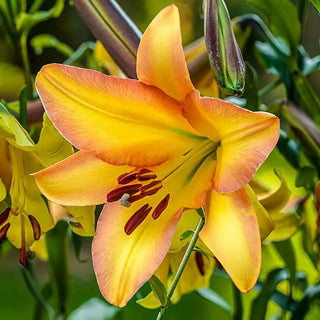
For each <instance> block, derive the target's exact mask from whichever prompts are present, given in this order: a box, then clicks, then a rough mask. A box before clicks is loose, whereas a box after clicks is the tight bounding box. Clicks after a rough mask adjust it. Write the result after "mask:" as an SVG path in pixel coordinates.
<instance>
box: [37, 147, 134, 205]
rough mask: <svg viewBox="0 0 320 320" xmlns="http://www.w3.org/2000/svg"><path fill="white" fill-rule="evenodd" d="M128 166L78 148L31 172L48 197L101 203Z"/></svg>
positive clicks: (67, 201)
mask: <svg viewBox="0 0 320 320" xmlns="http://www.w3.org/2000/svg"><path fill="white" fill-rule="evenodd" d="M130 170H131V168H130V167H127V166H114V165H111V164H108V163H106V162H104V161H103V160H101V159H99V158H97V157H96V156H95V154H94V153H93V152H85V151H79V152H77V153H75V154H73V155H72V156H70V157H69V158H67V159H65V160H63V161H61V162H58V163H57V164H55V165H53V166H51V167H49V168H47V169H44V170H42V171H39V172H37V173H36V174H34V176H35V179H36V182H37V184H38V187H39V188H40V190H41V191H42V193H43V194H45V195H46V197H47V198H48V199H49V200H51V201H53V202H56V203H59V204H63V205H68V206H76V205H77V206H86V205H94V204H100V203H105V202H106V201H107V193H108V191H110V189H111V188H113V187H114V186H115V185H116V179H117V177H118V176H119V175H120V174H121V173H123V172H125V171H130Z"/></svg>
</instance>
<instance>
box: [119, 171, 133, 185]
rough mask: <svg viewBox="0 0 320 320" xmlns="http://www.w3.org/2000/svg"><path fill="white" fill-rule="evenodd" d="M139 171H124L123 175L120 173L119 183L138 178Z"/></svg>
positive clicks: (126, 182)
mask: <svg viewBox="0 0 320 320" xmlns="http://www.w3.org/2000/svg"><path fill="white" fill-rule="evenodd" d="M137 175H138V173H137V172H127V173H123V174H122V175H120V176H119V177H118V179H117V180H118V183H119V184H128V183H130V182H132V181H134V180H136V179H137Z"/></svg>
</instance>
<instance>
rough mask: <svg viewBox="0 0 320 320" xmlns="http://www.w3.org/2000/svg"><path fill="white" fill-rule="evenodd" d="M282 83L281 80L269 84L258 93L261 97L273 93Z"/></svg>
mask: <svg viewBox="0 0 320 320" xmlns="http://www.w3.org/2000/svg"><path fill="white" fill-rule="evenodd" d="M280 83H281V79H278V80H276V81H274V82H271V83H269V84H268V85H266V86H265V87H263V88H261V89H260V90H259V92H258V95H259V97H261V96H263V95H265V94H267V93H269V92H270V91H272V90H273V89H275V88H276V87H277V86H278V85H279V84H280Z"/></svg>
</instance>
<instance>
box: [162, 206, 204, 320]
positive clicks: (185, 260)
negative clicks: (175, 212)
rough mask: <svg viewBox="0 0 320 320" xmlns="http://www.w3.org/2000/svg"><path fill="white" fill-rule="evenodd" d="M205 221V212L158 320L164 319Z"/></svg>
mask: <svg viewBox="0 0 320 320" xmlns="http://www.w3.org/2000/svg"><path fill="white" fill-rule="evenodd" d="M201 210H202V211H203V209H201ZM204 222H205V219H204V214H203V216H202V217H200V220H199V222H198V225H197V227H196V229H195V231H194V233H193V236H192V238H191V241H190V243H189V245H188V248H187V251H186V253H185V254H184V256H183V258H182V260H181V263H180V265H179V268H178V271H177V273H176V275H175V276H174V278H173V281H172V284H171V286H170V288H169V290H168V293H167V303H166V305H164V306H162V307H161V309H160V311H159V313H158V316H157V320H161V319H163V315H164V312H165V310H166V309H167V308H168V304H169V301H170V298H171V297H172V295H173V293H174V290H175V288H176V286H177V284H178V282H179V280H180V277H181V275H182V272H183V270H184V268H185V267H186V265H187V262H188V260H189V258H190V255H191V253H192V251H193V249H194V247H195V245H196V242H197V240H198V237H199V233H200V231H201V229H202V228H203V226H204Z"/></svg>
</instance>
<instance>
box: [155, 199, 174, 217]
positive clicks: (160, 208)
mask: <svg viewBox="0 0 320 320" xmlns="http://www.w3.org/2000/svg"><path fill="white" fill-rule="evenodd" d="M169 199H170V194H169V193H168V194H167V195H166V196H165V197H164V198H163V199H162V200H161V201H160V202H159V204H158V205H157V207H156V208H155V209H154V211H153V212H152V218H153V219H157V218H159V217H160V215H161V213H162V212H163V211H164V210H165V209H166V208H167V206H168V202H169Z"/></svg>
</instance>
